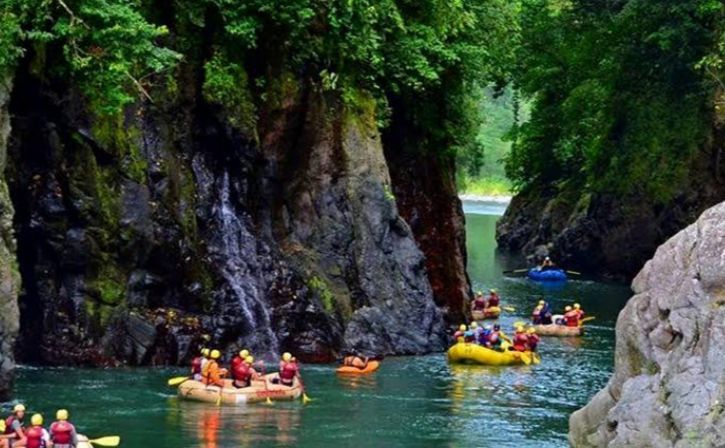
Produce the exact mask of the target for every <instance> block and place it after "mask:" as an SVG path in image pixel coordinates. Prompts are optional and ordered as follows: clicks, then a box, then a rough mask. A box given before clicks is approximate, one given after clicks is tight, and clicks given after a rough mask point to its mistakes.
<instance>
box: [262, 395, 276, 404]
mask: <svg viewBox="0 0 725 448" xmlns="http://www.w3.org/2000/svg"><path fill="white" fill-rule="evenodd" d="M264 404H268V405H273V404H274V401H272V399H271V398H269V397H267V401H265V402H264Z"/></svg>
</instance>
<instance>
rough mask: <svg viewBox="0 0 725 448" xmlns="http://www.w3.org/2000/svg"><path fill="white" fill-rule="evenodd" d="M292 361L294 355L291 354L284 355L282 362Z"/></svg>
mask: <svg viewBox="0 0 725 448" xmlns="http://www.w3.org/2000/svg"><path fill="white" fill-rule="evenodd" d="M291 359H292V353H290V352H284V353H282V361H284V362H290V360H291Z"/></svg>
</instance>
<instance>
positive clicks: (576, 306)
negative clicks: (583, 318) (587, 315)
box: [574, 303, 582, 310]
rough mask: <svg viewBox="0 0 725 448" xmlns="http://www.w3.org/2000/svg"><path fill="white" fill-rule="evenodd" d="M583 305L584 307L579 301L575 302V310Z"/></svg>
mask: <svg viewBox="0 0 725 448" xmlns="http://www.w3.org/2000/svg"><path fill="white" fill-rule="evenodd" d="M581 307H582V306H581V305H579V304H578V303H575V304H574V309H575V310H578V309H579V308H581Z"/></svg>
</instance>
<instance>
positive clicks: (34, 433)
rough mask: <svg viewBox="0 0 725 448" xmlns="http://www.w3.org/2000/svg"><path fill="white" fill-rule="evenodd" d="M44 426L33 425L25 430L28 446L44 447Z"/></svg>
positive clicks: (27, 447)
mask: <svg viewBox="0 0 725 448" xmlns="http://www.w3.org/2000/svg"><path fill="white" fill-rule="evenodd" d="M43 433H44V432H43V427H42V426H33V427H31V428H30V429H28V430H27V431H25V437H26V439H27V444H26V445H25V446H26V448H44V447H45V440H43Z"/></svg>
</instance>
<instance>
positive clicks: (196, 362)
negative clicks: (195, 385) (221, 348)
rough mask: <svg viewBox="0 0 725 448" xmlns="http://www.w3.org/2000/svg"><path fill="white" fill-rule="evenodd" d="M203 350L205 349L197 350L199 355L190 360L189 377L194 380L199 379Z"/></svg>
mask: <svg viewBox="0 0 725 448" xmlns="http://www.w3.org/2000/svg"><path fill="white" fill-rule="evenodd" d="M204 350H207V349H205V348H202V349H201V350H200V351H199V356H196V357H194V359H192V360H191V378H192V379H193V380H194V381H201V371H202V367H203V364H204Z"/></svg>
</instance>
